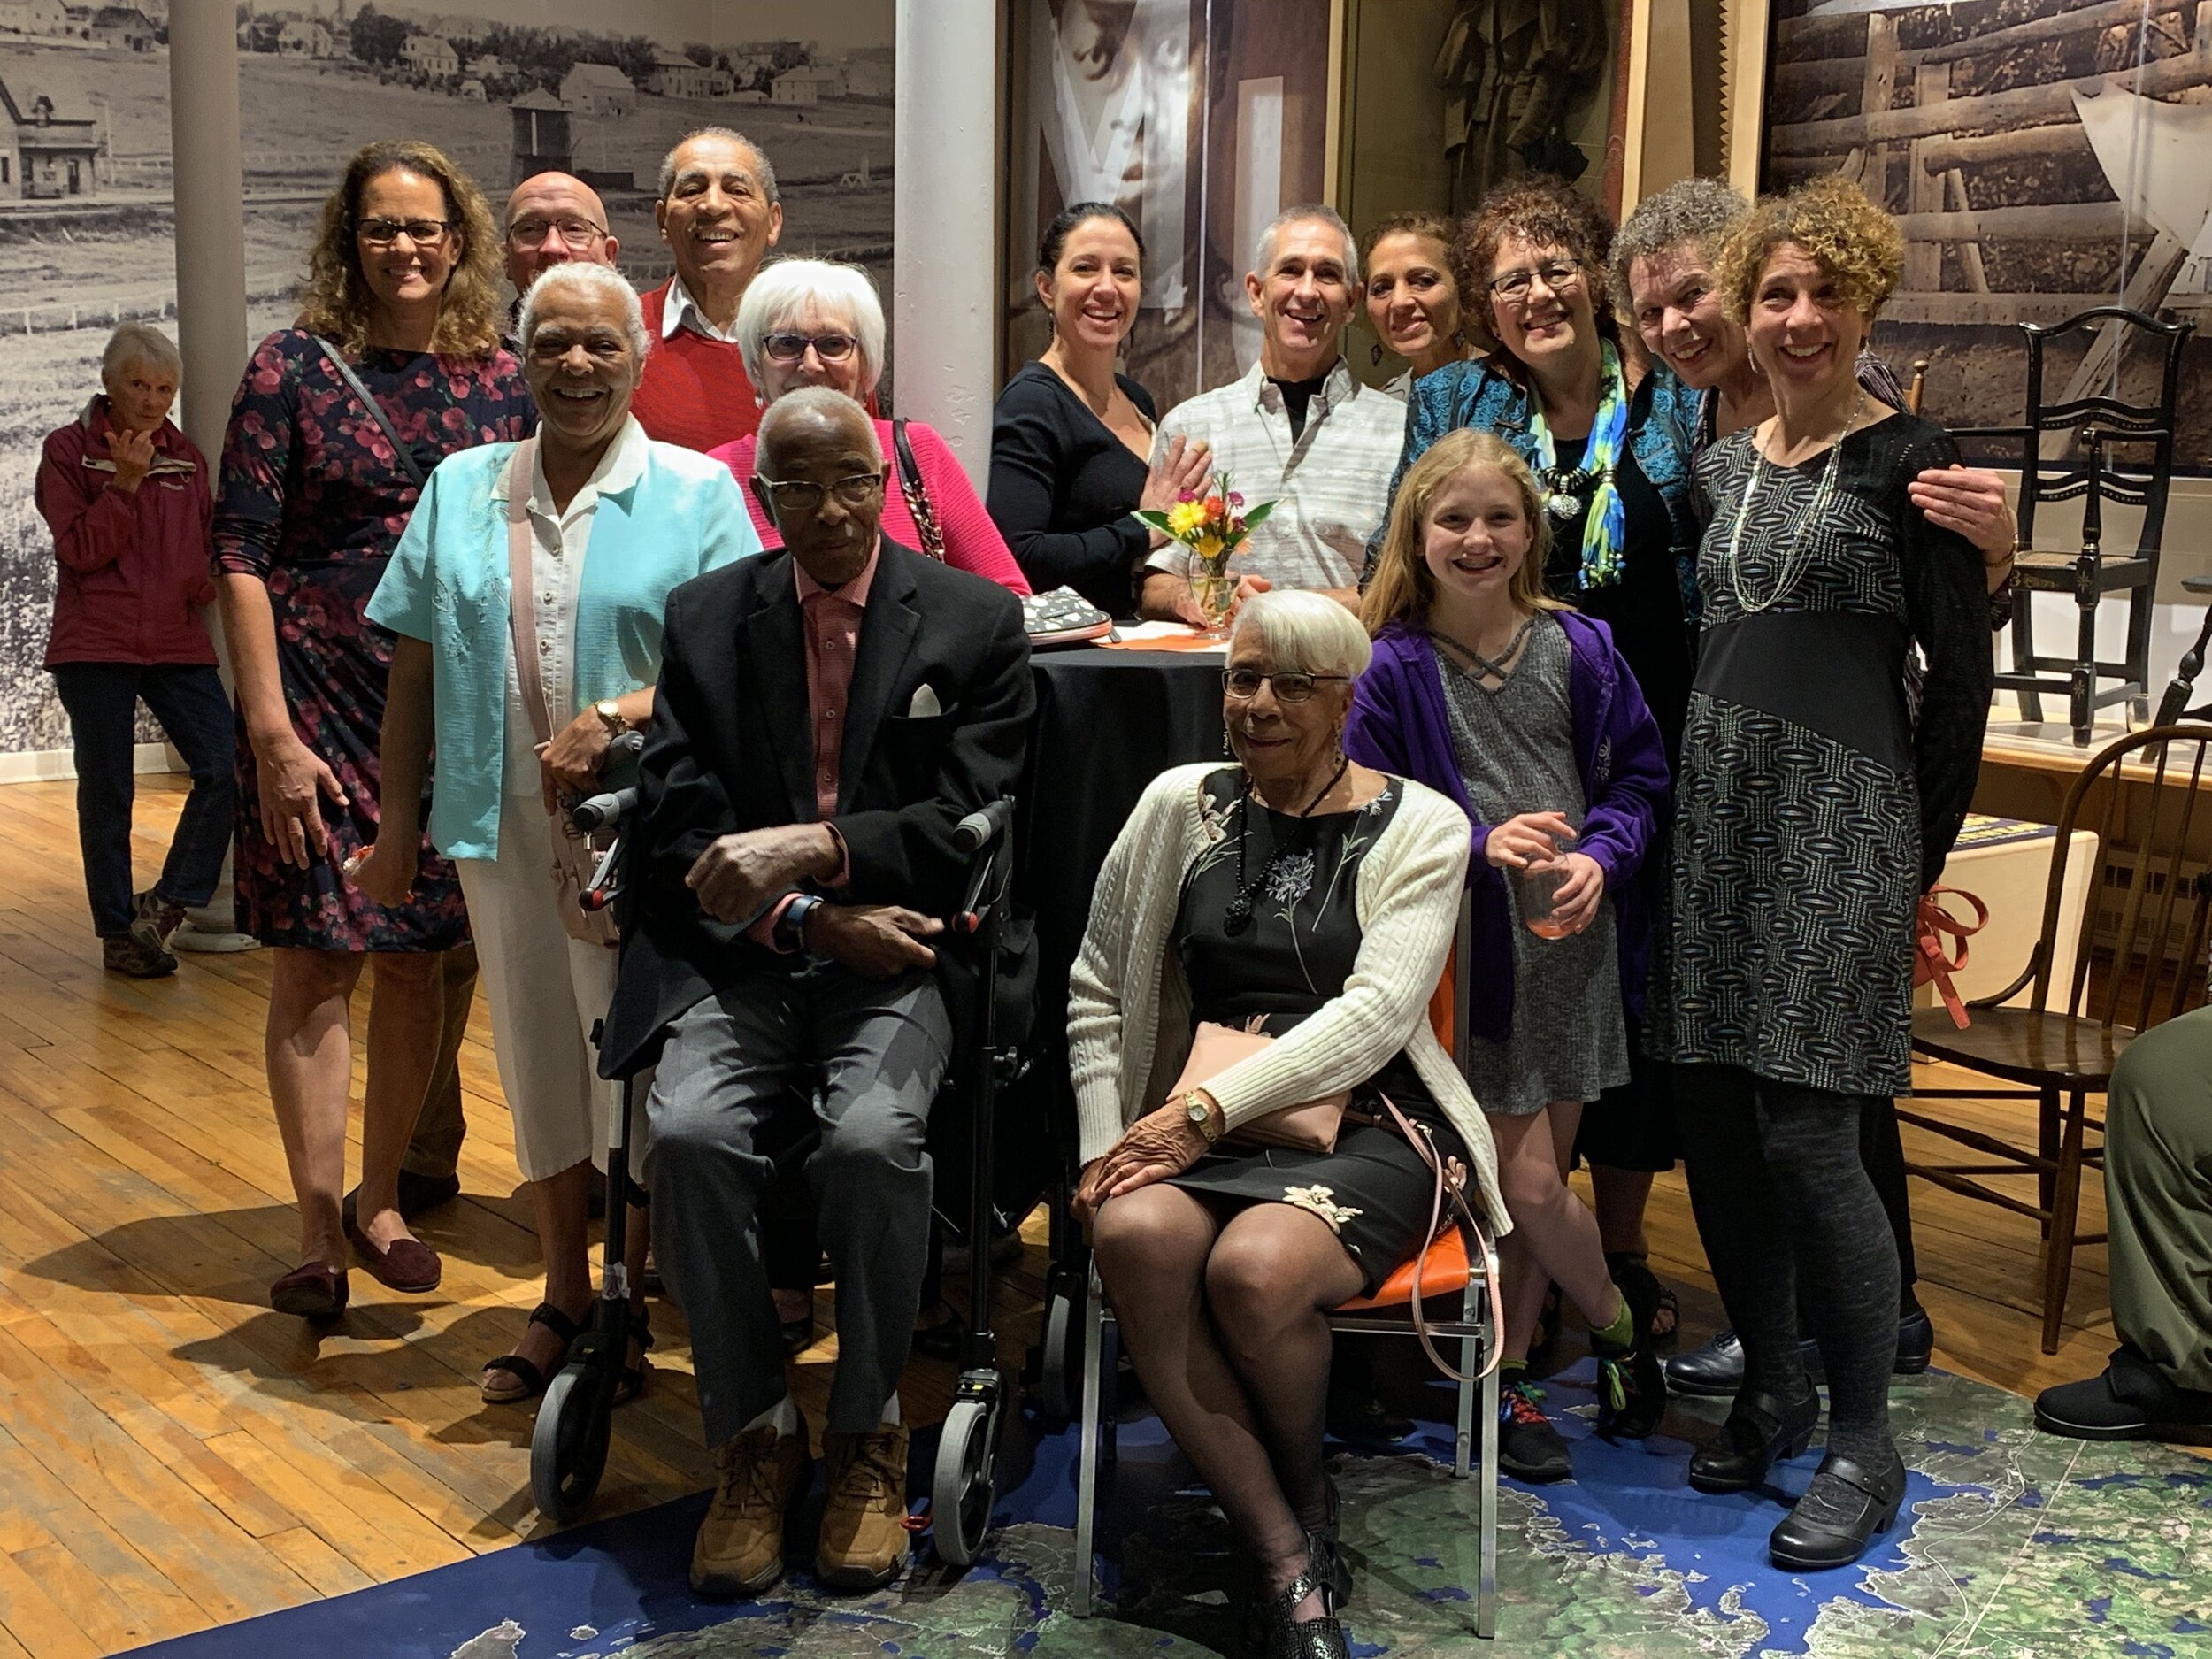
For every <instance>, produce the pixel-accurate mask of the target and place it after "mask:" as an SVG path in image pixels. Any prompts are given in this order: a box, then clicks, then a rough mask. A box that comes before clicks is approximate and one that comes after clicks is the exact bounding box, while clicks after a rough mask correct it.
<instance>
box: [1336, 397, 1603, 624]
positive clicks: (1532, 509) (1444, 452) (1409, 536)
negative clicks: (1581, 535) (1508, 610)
mask: <svg viewBox="0 0 2212 1659" xmlns="http://www.w3.org/2000/svg"><path fill="white" fill-rule="evenodd" d="M1478 466H1487V467H1494V468H1496V469H1497V470H1498V471H1499V472H1502V473H1504V474H1505V476H1506V479H1507V480H1508V481H1509V483H1511V484H1512V485H1513V487H1514V488H1515V490H1516V491H1517V492H1518V494H1519V495H1520V497H1521V517H1522V518H1525V519H1526V520H1527V521H1528V526H1529V536H1528V554H1527V557H1525V558H1523V559H1522V560H1521V568H1520V569H1518V570H1517V571H1515V572H1513V581H1512V594H1513V602H1514V603H1515V604H1517V605H1518V606H1520V607H1521V608H1522V609H1523V610H1525V611H1564V610H1567V609H1568V608H1569V607H1567V606H1566V605H1563V604H1562V603H1560V602H1559V601H1558V600H1556V599H1554V598H1552V597H1551V596H1550V595H1548V594H1546V593H1545V592H1544V563H1545V561H1546V560H1547V559H1548V557H1550V555H1551V521H1550V519H1549V518H1548V516H1547V515H1546V514H1545V511H1544V497H1543V492H1542V491H1540V489H1538V488H1537V486H1536V474H1535V473H1533V472H1530V471H1529V470H1528V463H1527V462H1526V461H1524V460H1523V459H1522V458H1521V457H1519V456H1518V455H1517V454H1516V453H1515V452H1514V450H1513V449H1512V448H1511V447H1510V446H1509V445H1508V444H1507V443H1506V442H1505V441H1504V440H1503V439H1502V438H1500V437H1498V436H1497V435H1496V434H1494V433H1488V432H1478V431H1476V430H1475V429H1474V428H1473V427H1471V426H1462V427H1460V428H1458V429H1457V430H1456V431H1453V432H1448V433H1446V434H1444V435H1443V436H1442V437H1440V438H1439V439H1438V440H1437V441H1436V442H1434V443H1432V444H1431V445H1430V446H1429V447H1428V449H1427V451H1426V452H1425V454H1424V455H1423V456H1422V457H1421V458H1420V459H1419V460H1417V461H1416V462H1415V463H1414V464H1413V465H1411V466H1410V467H1409V468H1408V469H1407V471H1406V475H1405V479H1404V481H1403V482H1402V483H1401V484H1400V485H1399V486H1398V499H1397V500H1396V501H1394V502H1393V503H1391V506H1390V526H1389V528H1388V529H1386V531H1385V532H1384V533H1383V544H1382V551H1381V553H1380V554H1379V556H1378V557H1377V558H1376V561H1375V574H1374V579H1373V580H1371V581H1370V582H1369V583H1368V584H1367V592H1366V593H1365V595H1363V596H1362V597H1361V599H1360V604H1359V619H1360V621H1361V622H1362V623H1363V625H1364V626H1366V629H1367V632H1368V633H1369V634H1380V633H1381V632H1382V631H1383V628H1384V627H1385V626H1386V625H1387V624H1389V623H1391V622H1394V621H1395V620H1397V618H1400V617H1404V616H1422V615H1425V614H1426V613H1427V611H1428V608H1429V607H1430V605H1432V603H1435V600H1436V578H1435V576H1434V575H1432V573H1431V572H1430V571H1429V563H1428V560H1426V559H1425V558H1424V557H1422V556H1421V542H1422V538H1423V537H1424V535H1425V534H1426V533H1427V530H1428V518H1429V509H1430V508H1431V507H1432V506H1434V505H1435V504H1436V498H1437V496H1438V495H1440V494H1442V493H1443V489H1444V487H1445V485H1447V484H1448V483H1450V482H1451V480H1453V479H1454V478H1455V477H1457V476H1458V475H1459V474H1460V473H1461V472H1465V471H1466V470H1467V469H1469V468H1470V467H1478Z"/></svg>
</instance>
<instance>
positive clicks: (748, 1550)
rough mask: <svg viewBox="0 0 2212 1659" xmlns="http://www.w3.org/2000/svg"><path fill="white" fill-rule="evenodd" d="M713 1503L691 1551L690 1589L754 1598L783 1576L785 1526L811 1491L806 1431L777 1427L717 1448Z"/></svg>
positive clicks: (748, 1432) (753, 1432)
mask: <svg viewBox="0 0 2212 1659" xmlns="http://www.w3.org/2000/svg"><path fill="white" fill-rule="evenodd" d="M714 1472H715V1487H714V1502H712V1503H710V1504H709V1505H708V1506H707V1515H706V1518H705V1519H704V1520H703V1521H701V1522H700V1523H699V1536H698V1537H697V1538H696V1539H695V1540H694V1541H693V1543H692V1546H691V1587H692V1588H693V1589H694V1590H695V1591H697V1592H698V1593H699V1594H701V1595H710V1596H753V1595H758V1594H760V1593H761V1592H762V1591H763V1590H765V1589H766V1588H767V1587H768V1586H770V1585H772V1584H773V1583H775V1581H776V1580H777V1579H779V1578H781V1577H783V1522H784V1515H785V1513H786V1512H787V1510H788V1509H790V1508H791V1504H792V1502H793V1500H795V1498H797V1497H798V1495H799V1494H801V1493H803V1492H804V1491H805V1490H806V1489H807V1486H808V1484H809V1476H810V1472H811V1471H810V1460H809V1458H808V1456H807V1450H806V1426H805V1425H804V1424H802V1425H800V1427H799V1432H797V1433H796V1434H779V1433H777V1432H776V1425H774V1424H772V1423H765V1424H763V1425H761V1426H760V1427H758V1428H756V1429H748V1430H746V1431H745V1432H744V1433H742V1434H739V1435H735V1436H733V1437H732V1438H731V1439H729V1440H725V1441H723V1442H722V1444H721V1445H719V1446H718V1447H716V1448H714Z"/></svg>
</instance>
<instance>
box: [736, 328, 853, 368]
mask: <svg viewBox="0 0 2212 1659" xmlns="http://www.w3.org/2000/svg"><path fill="white" fill-rule="evenodd" d="M760 343H761V348H762V349H764V351H766V352H767V353H768V360H769V361H770V362H772V363H796V362H798V361H799V359H800V358H802V357H805V356H806V349H807V348H808V347H809V346H812V347H813V348H814V355H815V356H816V357H819V358H821V359H822V361H823V362H825V363H842V362H843V361H844V360H845V359H846V358H847V357H850V356H852V354H853V353H854V352H856V351H857V350H858V349H860V342H859V341H858V340H856V339H855V338H854V337H853V336H852V335H850V334H763V335H762V336H761V337H760Z"/></svg>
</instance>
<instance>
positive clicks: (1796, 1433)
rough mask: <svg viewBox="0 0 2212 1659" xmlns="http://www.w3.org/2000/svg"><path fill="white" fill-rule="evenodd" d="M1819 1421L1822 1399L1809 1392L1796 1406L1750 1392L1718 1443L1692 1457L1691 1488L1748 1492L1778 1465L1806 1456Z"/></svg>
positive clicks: (1734, 1410)
mask: <svg viewBox="0 0 2212 1659" xmlns="http://www.w3.org/2000/svg"><path fill="white" fill-rule="evenodd" d="M1819 1421H1820V1395H1819V1394H1816V1393H1815V1392H1814V1391H1813V1390H1811V1389H1807V1390H1806V1392H1805V1397H1804V1398H1803V1399H1802V1400H1794V1401H1790V1400H1782V1399H1778V1398H1777V1397H1776V1396H1775V1395H1773V1394H1769V1393H1767V1392H1766V1390H1765V1389H1763V1388H1747V1389H1745V1390H1744V1391H1743V1392H1742V1393H1741V1394H1738V1395H1737V1396H1736V1403H1735V1405H1734V1406H1733V1407H1732V1409H1730V1411H1729V1413H1728V1421H1727V1422H1725V1423H1724V1424H1722V1425H1721V1429H1720V1438H1719V1439H1718V1440H1714V1441H1713V1442H1712V1443H1711V1444H1710V1445H1707V1446H1701V1447H1699V1448H1698V1449H1697V1450H1696V1452H1695V1453H1694V1454H1693V1455H1691V1458H1690V1484H1691V1485H1692V1486H1695V1487H1696V1488H1697V1489H1698V1490H1699V1491H1700V1492H1748V1491H1749V1490H1750V1489H1751V1488H1752V1487H1754V1486H1758V1485H1760V1484H1761V1483H1763V1481H1764V1480H1765V1479H1766V1478H1767V1471H1768V1470H1770V1469H1771V1468H1772V1467H1773V1466H1774V1465H1775V1464H1776V1463H1779V1462H1782V1461H1785V1460H1786V1459H1788V1458H1792V1457H1794V1456H1796V1455H1798V1454H1799V1453H1800V1452H1801V1451H1803V1450H1804V1449H1805V1448H1806V1447H1807V1446H1808V1445H1809V1444H1810V1442H1811V1440H1812V1438H1813V1429H1814V1427H1815V1425H1817V1424H1818V1423H1819ZM1769 1424H1772V1425H1774V1427H1773V1429H1772V1431H1771V1432H1769V1430H1768V1428H1767V1425H1769Z"/></svg>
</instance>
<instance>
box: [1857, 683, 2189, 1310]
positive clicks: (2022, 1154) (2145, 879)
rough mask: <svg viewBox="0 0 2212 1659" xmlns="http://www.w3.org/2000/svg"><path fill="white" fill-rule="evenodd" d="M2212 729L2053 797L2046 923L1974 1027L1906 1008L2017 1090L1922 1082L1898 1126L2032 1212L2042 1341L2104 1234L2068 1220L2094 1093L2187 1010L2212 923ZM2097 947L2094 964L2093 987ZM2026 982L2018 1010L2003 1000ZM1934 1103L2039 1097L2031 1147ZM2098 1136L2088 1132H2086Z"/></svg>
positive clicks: (2097, 760)
mask: <svg viewBox="0 0 2212 1659" xmlns="http://www.w3.org/2000/svg"><path fill="white" fill-rule="evenodd" d="M2208 745H2212V725H2202V724H2189V725H2177V726H2156V727H2154V728H2153V729H2151V730H2149V731H2147V732H2137V733H2132V734H2131V735H2129V736H2126V737H2123V738H2121V739H2119V740H2118V741H2116V742H2113V743H2111V744H2109V745H2108V746H2107V747H2106V748H2105V749H2101V750H2100V751H2099V752H2098V753H2097V755H2096V756H2094V757H2093V758H2092V759H2091V760H2090V762H2089V764H2088V765H2087V766H2085V768H2084V769H2083V770H2082V772H2081V775H2080V776H2079V777H2078V778H2077V779H2075V780H2074V785H2073V787H2072V788H2070V790H2068V791H2067V795H2066V803H2065V805H2064V806H2063V807H2062V808H2061V810H2060V812H2059V822H2058V838H2057V840H2056V841H2055V842H2054V843H2053V848H2052V853H2051V877H2050V884H2049V887H2048V888H2047V890H2046V894H2045V897H2044V901H2043V926H2042V931H2041V933H2039V935H2038V937H2037V940H2036V944H2035V949H2034V950H2033V952H2032V954H2031V955H2030V956H2029V959H2028V964H2027V966H2026V968H2025V969H2024V970H2023V972H2021V975H2020V977H2019V978H2018V979H2015V980H2014V981H2013V982H2012V983H2011V984H2010V985H2008V986H2007V987H2005V988H2004V989H2003V990H2001V991H1997V992H1994V993H1993V994H1991V995H1988V996H1985V997H1978V998H1977V999H1975V1000H1974V1001H1973V1002H1970V1003H1969V1004H1968V1007H1969V1008H1970V1010H1971V1013H1972V1020H1973V1023H1972V1024H1971V1025H1969V1026H1968V1027H1967V1028H1966V1029H1965V1030H1963V1031H1961V1030H1959V1029H1958V1028H1957V1027H1955V1025H1953V1024H1952V1022H1951V1017H1950V1015H1949V1014H1948V1013H1947V1012H1946V1011H1945V1010H1943V1009H1941V1008H1934V1009H1926V1010H1920V1011H1918V1012H1916V1014H1915V1015H1914V1016H1913V1037H1912V1046H1913V1052H1914V1053H1916V1054H1917V1055H1919V1056H1922V1057H1923V1058H1925V1059H1930V1060H1941V1061H1944V1062H1946V1063H1947V1064H1951V1065H1955V1066H1960V1067H1962V1068H1964V1069H1965V1070H1967V1071H1978V1072H1981V1073H1982V1074H1983V1075H1985V1076H1987V1077H1993V1078H1997V1079H2002V1080H2004V1081H2006V1082H2008V1083H2016V1084H2022V1085H2024V1086H2025V1087H2022V1088H2016V1089H1994V1090H1993V1089H1960V1088H1938V1089H1916V1090H1915V1091H1914V1092H1913V1094H1912V1096H1911V1099H1910V1102H1909V1104H1901V1105H1900V1106H1899V1107H1898V1109H1897V1116H1898V1118H1899V1119H1900V1120H1901V1121H1902V1122H1905V1123H1909V1124H1911V1125H1915V1126H1916V1127H1918V1128H1921V1129H1925V1130H1928V1131H1930V1132H1931V1133H1934V1134H1938V1135H1941V1136H1943V1137H1944V1138H1946V1139H1947V1140H1950V1141H1956V1142H1958V1143H1959V1144H1960V1145H1962V1146H1964V1147H1968V1148H1971V1149H1973V1150H1974V1151H1977V1152H1979V1153H1982V1154H1984V1155H1985V1156H1987V1157H1989V1158H1990V1159H1992V1160H1993V1162H1990V1163H1987V1164H1918V1163H1915V1162H1913V1161H1912V1160H1910V1159H1908V1160H1907V1161H1906V1164H1905V1168H1906V1170H1907V1171H1909V1173H1911V1174H1914V1175H1918V1176H1920V1177H1922V1178H1924V1179H1927V1180H1930V1181H1933V1182H1934V1183H1935V1184H1936V1185H1937V1186H1939V1187H1945V1188H1947V1189H1948V1190H1950V1191H1952V1192H1955V1193H1959V1194H1963V1195H1965V1196H1966V1197H1969V1198H1974V1199H1979V1200H1981V1201H1982V1202H1985V1203H1992V1204H1997V1205H2000V1206H2001V1207H2002V1208H2004V1209H2006V1210H2011V1211H2013V1212H2014V1213H2015V1214H2017V1215H2023V1216H2027V1217H2031V1218H2032V1219H2033V1220H2034V1221H2035V1222H2036V1223H2037V1224H2038V1225H2039V1226H2040V1227H2041V1229H2042V1233H2043V1351H2044V1352H2045V1353H2046V1354H2055V1353H2056V1352H2058V1333H2059V1325H2060V1322H2061V1319H2062V1316H2063V1315H2064V1313H2065V1310H2066V1290H2067V1284H2068V1281H2069V1279H2070V1278H2071V1276H2072V1273H2073V1258H2074V1249H2075V1247H2076V1246H2078V1245H2083V1244H2101V1243H2103V1242H2104V1240H2105V1235H2104V1234H2103V1233H2093V1234H2086V1235H2085V1234H2080V1233H2078V1232H2077V1230H2076V1220H2077V1212H2078V1208H2079V1202H2080V1196H2081V1177H2082V1171H2083V1170H2084V1169H2085V1168H2091V1169H2101V1168H2102V1167H2103V1165H2104V1146H2103V1138H2104V1125H2103V1123H2102V1121H2101V1119H2099V1118H2092V1117H2090V1116H2089V1113H2088V1105H2087V1102H2088V1097H2089V1096H2090V1095H2092V1094H2103V1093H2104V1092H2105V1087H2106V1085H2107V1084H2108V1082H2109V1081H2110V1080H2111V1077H2112V1066H2113V1063H2114V1062H2115V1061H2116V1060H2117V1059H2118V1058H2119V1057H2120V1056H2121V1054H2122V1053H2124V1051H2125V1050H2126V1048H2127V1046H2128V1044H2129V1042H2130V1041H2132V1040H2133V1039H2134V1038H2135V1037H2136V1036H2138V1035H2139V1034H2140V1033H2142V1032H2144V1031H2146V1030H2147V1029H2148V1028H2149V1027H2151V1026H2153V1025H2157V1024H2158V1023H2159V1022H2160V1021H2161V1020H2164V1019H2169V1018H2172V1017H2173V1016H2174V1015H2176V1014H2178V1013H2181V1012H2182V1011H2184V1010H2185V1009H2186V1008H2187V1007H2188V1006H2189V1005H2190V1003H2191V1001H2192V999H2193V996H2194V995H2196V994H2197V993H2198V992H2200V990H2201V988H2202V987H2203V985H2204V981H2205V976H2204V954H2205V941H2206V933H2207V925H2208V920H2212V870H2208V868H2207V867H2206V865H2205V864H2203V863H2201V862H2199V861H2196V860H2193V859H2192V857H2191V854H2190V847H2191V841H2192V837H2193V836H2194V837H2195V838H2196V839H2197V840H2198V841H2199V842H2200V843H2212V776H2208V775H2207V772H2206V763H2207V760H2208V758H2212V757H2208V754H2207V746H2208ZM2092 821H2093V823H2094V825H2095V827H2096V832H2097V841H2096V850H2095V852H2094V853H2093V854H2091V855H2089V856H2093V857H2095V858H2096V859H2097V860H2098V861H2099V872H2100V874H2101V878H2102V879H2097V880H2093V882H2092V883H2091V889H2090V890H2091V898H2090V902H2089V903H2088V905H2087V906H2086V907H2085V912H2084V914H2083V917H2082V920H2081V935H2080V939H2079V941H2078V944H2077V947H2076V949H2075V952H2074V966H2073V972H2072V975H2071V978H2070V981H2069V982H2068V983H2066V984H2063V985H2060V984H2055V983H2054V982H2053V980H2052V975H2051V964H2052V962H2053V961H2054V960H2055V945H2056V943H2057V935H2058V929H2059V918H2060V916H2061V913H2062V894H2063V892H2064V890H2065V886H2066V864H2067V859H2068V856H2069V854H2070V850H2071V849H2072V846H2073V834H2074V832H2075V830H2076V829H2078V828H2087V827H2089V826H2090V824H2091V822H2092ZM2093 960H2095V961H2096V962H2097V963H2098V964H2099V965H2100V966H2101V970H2102V978H2101V983H2093V975H2092V972H2091V966H2092V962H2093ZM2023 991H2027V992H2029V994H2030V995H2029V1000H2028V1002H2027V1004H2026V1005H2025V1006H2024V1007H2017V1008H2008V1007H2006V1006H2004V1004H2006V1003H2008V1002H2011V1000H2012V999H2013V998H2014V997H2016V996H2018V995H2020V994H2021V993H2022V992H2023ZM1942 1100H1978V1101H1986V1100H2032V1101H2034V1102H2036V1103H2037V1124H2036V1127H2037V1136H2036V1148H2035V1150H2034V1151H2033V1152H2028V1151H2024V1150H2023V1149H2021V1148H2016V1147H2015V1146H2013V1145H2012V1144H2011V1143H2010V1142H2008V1141H2004V1140H2002V1139H2001V1138H1999V1137H1998V1136H1996V1135H1993V1134H1988V1133H1984V1132H1983V1131H1981V1130H1979V1129H1975V1128H1971V1127H1969V1126H1967V1125H1963V1124H1959V1123H1955V1122H1951V1121H1947V1120H1946V1119H1945V1118H1939V1117H1936V1116H1934V1115H1932V1113H1931V1112H1929V1111H1927V1110H1921V1107H1922V1105H1923V1103H1924V1102H1931V1101H1942ZM2092 1131H2093V1132H2095V1133H2096V1135H2097V1144H2096V1145H2095V1146H2093V1147H2092V1146H2089V1145H2087V1144H2086V1139H2085V1138H2086V1136H2087V1135H2088V1133H2090V1132H2092ZM2026 1174H2032V1175H2034V1176H2035V1178H2036V1201H2035V1202H2033V1203H2029V1202H2026V1201H2025V1200H2024V1199H2022V1198H2018V1197H2016V1196H2015V1195H2014V1194H2010V1193H2005V1192H1999V1191H1998V1190H1996V1189H1995V1188H1994V1187H1988V1186H1985V1185H1984V1184H1983V1183H1982V1182H1981V1181H1980V1180H1979V1179H1976V1178H1977V1177H1979V1176H1985V1175H2026Z"/></svg>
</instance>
